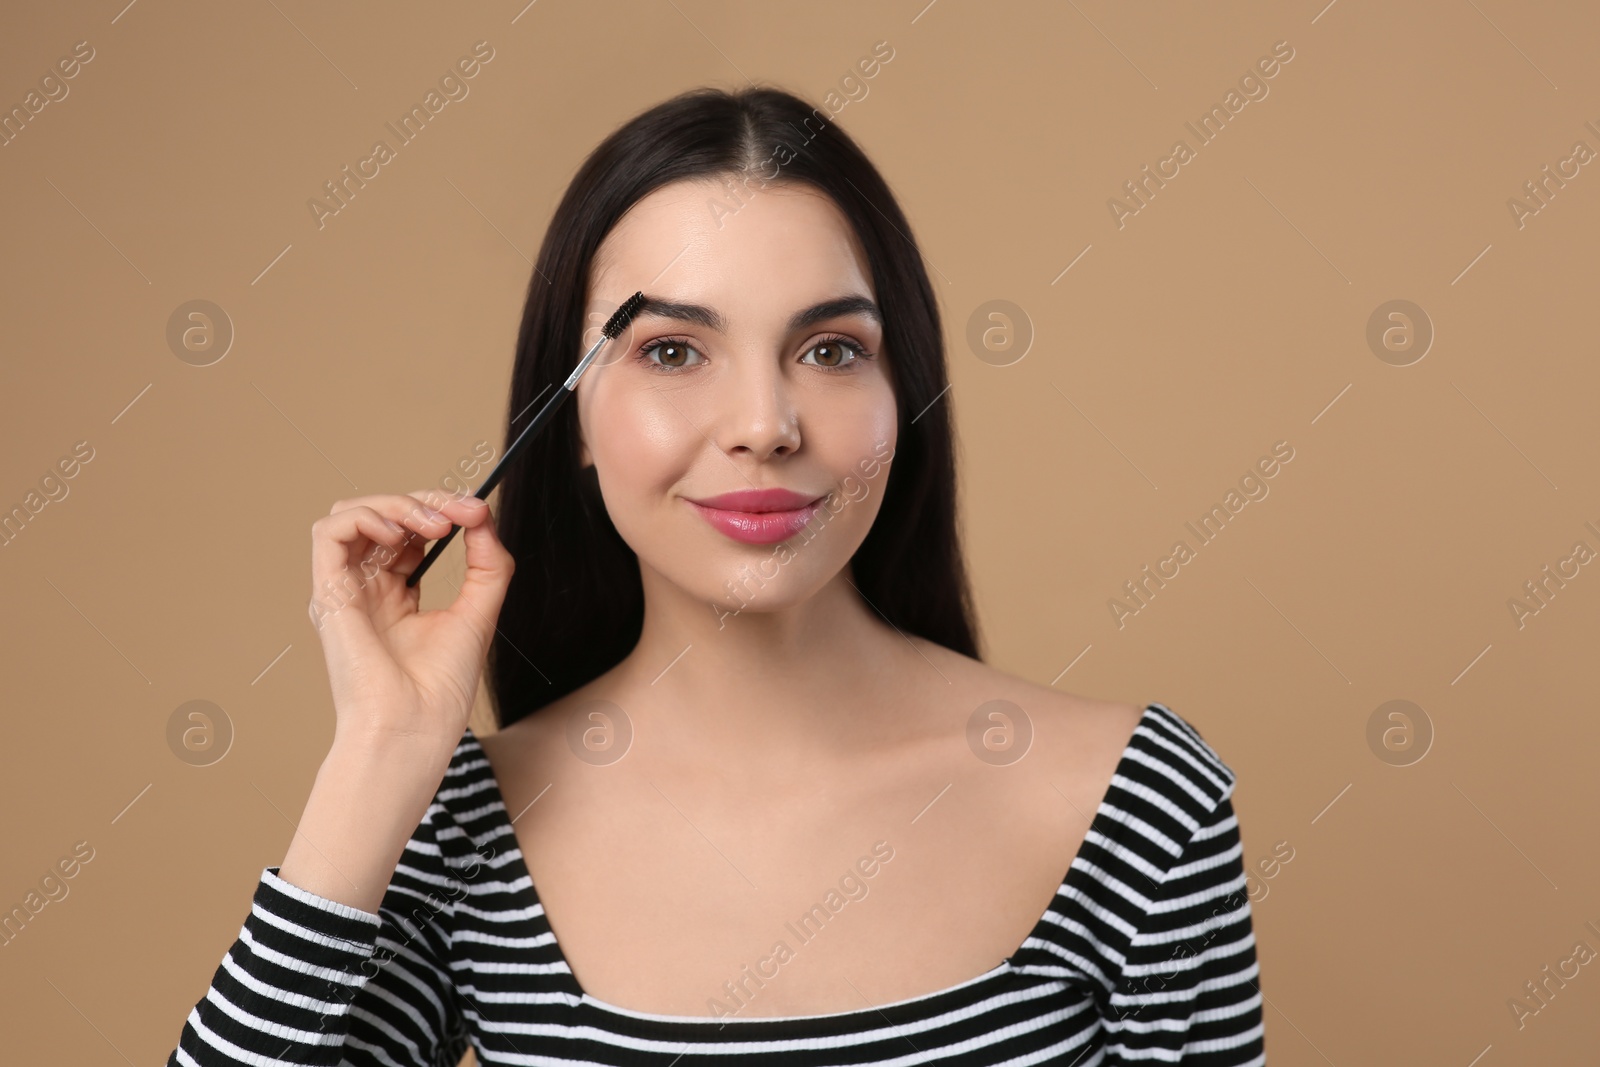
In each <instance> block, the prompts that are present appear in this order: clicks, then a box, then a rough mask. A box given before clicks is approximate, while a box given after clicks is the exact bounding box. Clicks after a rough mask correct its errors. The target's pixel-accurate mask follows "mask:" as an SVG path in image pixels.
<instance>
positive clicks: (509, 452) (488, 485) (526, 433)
mask: <svg viewBox="0 0 1600 1067" xmlns="http://www.w3.org/2000/svg"><path fill="white" fill-rule="evenodd" d="M571 395H572V391H571V390H570V389H567V388H565V387H562V388H558V389H557V390H556V392H555V395H554V396H552V397H551V398H550V399H549V400H546V401H545V402H544V406H543V407H541V408H540V409H539V413H538V414H537V415H535V416H534V417H533V421H532V422H530V423H528V425H527V426H525V427H523V430H522V432H521V433H519V434H518V435H517V439H516V440H515V441H512V442H511V447H510V448H508V449H506V454H505V455H503V456H501V457H500V462H499V463H496V464H495V465H494V470H492V471H490V472H489V477H487V478H485V479H484V480H483V484H482V485H480V486H478V491H477V492H476V493H473V494H472V495H473V496H475V497H477V498H478V499H479V500H487V499H489V494H490V493H491V492H493V491H494V487H495V486H497V485H499V484H500V479H501V478H503V477H504V476H505V473H506V468H507V467H509V466H510V465H511V461H512V460H514V459H516V458H517V456H518V455H519V454H520V453H521V451H522V448H523V446H524V445H526V444H527V443H528V442H529V441H531V440H533V436H534V434H536V433H538V432H539V430H540V428H541V427H543V426H544V424H545V423H547V422H549V421H550V419H551V417H552V416H554V415H555V413H556V411H557V410H558V409H560V407H561V405H562V403H563V402H564V401H565V400H566V399H567V397H569V396H571ZM460 529H461V527H459V526H457V525H455V524H454V523H452V524H451V525H450V532H449V533H447V534H445V535H444V536H443V537H441V538H439V540H437V541H435V542H434V543H433V547H432V548H430V549H428V554H427V555H426V556H423V557H422V563H421V564H419V565H418V567H417V569H416V570H414V571H412V572H411V575H410V576H409V577H408V578H406V588H407V589H409V588H411V587H412V586H414V585H416V584H417V582H418V580H419V579H421V577H422V575H423V573H424V572H426V571H427V569H428V568H429V567H430V566H431V565H432V564H433V561H434V560H436V559H438V558H439V554H440V553H441V552H443V551H444V550H445V546H446V545H448V544H449V543H450V542H451V540H452V539H453V538H454V537H455V535H456V533H457V532H458V531H459V530H460Z"/></svg>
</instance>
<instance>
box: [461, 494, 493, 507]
mask: <svg viewBox="0 0 1600 1067" xmlns="http://www.w3.org/2000/svg"><path fill="white" fill-rule="evenodd" d="M462 503H463V504H466V505H469V506H470V507H474V508H483V507H488V504H486V503H485V502H484V501H482V500H480V499H478V498H477V497H475V496H469V497H467V498H466V499H465V500H463V501H462Z"/></svg>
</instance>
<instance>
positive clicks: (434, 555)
mask: <svg viewBox="0 0 1600 1067" xmlns="http://www.w3.org/2000/svg"><path fill="white" fill-rule="evenodd" d="M644 302H645V301H644V293H642V292H640V293H634V294H633V295H632V296H630V297H628V299H627V300H624V301H623V302H622V306H621V307H619V308H617V311H616V314H614V315H612V316H611V318H610V319H608V320H606V324H605V328H604V329H603V330H601V332H600V339H599V340H598V341H596V342H595V343H594V344H593V345H591V346H590V347H589V351H587V352H585V353H584V354H583V358H582V359H581V360H579V361H578V367H577V369H576V370H574V371H573V372H572V373H571V374H570V375H568V377H567V380H566V382H565V383H563V385H562V386H561V388H560V389H557V390H556V391H555V394H554V395H553V396H551V397H550V399H549V400H546V401H545V402H544V406H543V407H541V408H540V409H539V413H538V414H537V415H535V416H534V417H533V421H531V422H529V423H528V425H527V426H525V427H524V428H523V430H522V432H521V433H519V434H517V439H516V440H515V441H512V442H511V447H510V448H508V449H506V454H505V455H504V456H501V457H500V462H499V463H496V464H495V465H494V470H492V471H490V472H489V477H487V478H485V479H484V480H483V484H482V485H480V486H478V491H477V492H476V493H474V494H472V495H473V496H475V497H477V498H478V499H479V500H487V499H488V498H489V494H490V492H492V491H493V490H494V487H495V486H496V485H499V484H500V479H501V477H503V476H504V475H505V472H506V468H507V467H508V466H509V465H510V464H511V461H512V460H513V459H515V458H516V457H517V455H518V454H519V453H520V452H521V451H522V449H523V448H524V447H525V446H526V445H527V443H528V442H529V441H531V440H533V438H534V435H536V434H537V433H538V432H539V431H540V430H541V429H542V428H543V427H544V426H545V424H546V423H548V422H549V421H550V419H551V417H552V416H554V415H555V413H556V411H557V410H558V409H559V408H560V407H561V405H562V403H563V402H564V401H565V400H566V399H567V397H569V396H571V395H572V393H573V391H574V390H575V389H577V388H578V379H579V378H581V377H583V372H584V371H585V370H587V369H588V367H589V364H590V363H592V362H594V357H595V356H597V355H599V354H600V349H602V348H604V347H605V344H606V342H607V341H612V340H615V339H616V337H617V335H618V334H620V333H621V332H622V331H623V330H625V329H626V328H627V326H628V323H630V322H632V321H633V317H634V316H635V315H637V314H638V313H639V309H640V308H641V307H643V306H644ZM460 529H461V527H459V526H456V525H455V524H453V523H452V524H451V526H450V532H449V533H447V534H445V535H444V536H443V537H441V538H439V540H437V541H435V542H434V543H433V547H432V548H430V549H428V554H427V555H426V556H424V557H423V558H422V563H421V564H420V565H419V566H418V567H417V569H416V570H414V571H412V572H411V575H410V577H408V578H407V579H406V587H407V588H408V589H409V588H410V587H412V586H414V585H416V584H417V581H418V580H419V579H421V577H422V575H423V573H424V572H425V571H427V569H428V567H429V566H430V565H431V564H432V563H433V561H434V560H436V559H438V558H439V554H440V553H441V552H443V551H444V549H445V546H446V545H448V544H449V543H450V541H451V539H452V538H454V537H455V535H456V533H457V532H458V531H459V530H460Z"/></svg>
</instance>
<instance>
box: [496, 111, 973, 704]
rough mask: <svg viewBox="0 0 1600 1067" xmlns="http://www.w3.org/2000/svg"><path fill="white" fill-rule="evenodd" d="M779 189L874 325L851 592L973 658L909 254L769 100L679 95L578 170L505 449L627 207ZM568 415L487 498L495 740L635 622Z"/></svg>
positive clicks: (561, 364) (837, 139) (609, 651)
mask: <svg viewBox="0 0 1600 1067" xmlns="http://www.w3.org/2000/svg"><path fill="white" fill-rule="evenodd" d="M774 173H776V180H777V181H779V182H799V183H805V184H806V185H809V186H812V187H814V188H816V189H817V190H819V191H821V192H822V193H824V194H826V195H827V196H829V197H830V198H832V200H833V201H834V202H835V203H836V204H837V205H838V207H839V209H840V211H841V212H842V213H843V215H844V216H845V218H846V219H848V220H849V222H850V224H851V226H852V227H853V228H854V230H855V233H856V235H857V237H858V238H859V240H860V242H861V245H862V247H863V249H864V250H865V253H866V257H867V262H868V264H869V265H870V269H871V277H872V285H873V288H874V291H875V294H876V298H877V302H878V305H879V307H880V308H881V310H882V312H883V316H884V322H883V343H884V350H885V351H886V352H887V353H888V354H889V358H888V360H887V364H888V368H889V371H890V377H891V381H892V383H893V389H894V394H895V400H896V406H897V408H898V411H899V429H898V440H897V443H896V446H895V452H894V458H893V461H892V462H891V464H890V466H889V474H888V477H887V480H886V482H885V484H884V487H883V502H882V505H881V507H880V510H879V512H878V515H877V517H876V519H875V520H874V522H873V525H872V529H871V530H870V531H868V533H867V536H866V539H865V540H864V541H863V542H862V544H861V546H860V548H858V549H857V551H856V554H855V556H854V557H853V559H852V571H853V575H854V579H855V584H856V586H857V588H858V589H859V590H860V591H861V594H862V595H863V596H864V597H865V598H866V600H867V602H868V603H869V604H870V605H871V608H872V609H873V610H876V611H877V612H878V613H879V614H880V615H881V616H882V617H883V618H885V619H886V620H888V621H889V622H890V623H892V624H893V625H894V626H896V627H897V628H899V629H900V630H901V631H903V632H905V633H908V634H917V635H919V636H921V637H924V638H926V639H928V640H930V641H934V642H937V643H938V644H941V645H943V646H945V647H946V648H950V649H953V650H955V651H957V652H961V653H964V654H966V655H968V656H972V657H973V658H979V653H978V649H977V639H976V628H975V626H974V624H973V620H972V604H971V595H970V592H969V590H968V585H967V576H966V569H965V565H964V563H963V560H962V556H961V550H960V545H959V540H958V535H957V529H956V474H955V455H954V434H953V431H952V426H951V418H950V405H949V401H948V399H947V398H945V397H944V396H943V394H944V391H945V388H946V385H947V379H946V372H945V351H944V334H943V330H942V327H941V325H940V321H939V307H938V304H937V303H936V301H935V300H934V295H933V288H932V286H931V285H930V284H929V282H928V276H927V272H926V271H925V270H924V269H923V264H922V254H921V252H920V251H919V250H918V248H917V244H916V241H915V240H914V239H913V238H912V236H911V225H910V223H908V222H907V221H906V218H905V215H904V214H903V213H902V212H901V210H900V207H899V205H898V204H897V203H896V202H895V199H894V196H893V194H892V193H890V191H889V187H888V185H887V184H886V183H885V182H884V180H883V178H882V177H881V176H880V175H879V174H878V171H877V169H876V168H875V167H873V165H872V163H871V162H870V161H869V160H868V159H867V157H866V155H865V154H863V153H862V151H861V149H860V148H858V147H857V146H856V144H855V142H854V141H852V140H851V139H850V138H849V137H848V136H846V135H845V133H844V131H842V130H841V129H840V128H839V127H838V126H837V125H836V124H835V123H834V122H833V121H832V116H830V115H829V114H828V113H827V112H825V111H822V110H820V109H817V108H814V107H812V106H811V105H810V104H807V103H806V102H804V101H803V100H801V99H799V98H798V97H796V96H793V95H791V94H789V93H787V92H784V91H782V90H779V89H775V88H768V87H750V88H746V89H741V90H739V91H738V92H733V93H729V92H725V91H723V90H720V89H714V88H699V89H692V90H690V91H688V92H685V93H683V94H681V95H679V96H676V97H673V98H672V99H670V100H667V101H665V102H663V103H661V104H658V105H656V106H655V107H652V108H650V109H649V110H647V111H645V112H643V113H642V114H640V115H638V116H637V117H635V118H633V119H632V120H630V121H629V122H628V123H626V124H625V125H623V126H622V127H621V128H619V129H618V130H616V131H615V132H614V133H612V134H611V135H610V136H609V137H607V138H606V139H605V140H604V141H602V142H601V143H600V144H599V146H598V147H596V148H595V150H594V151H593V152H592V153H590V155H589V157H588V158H587V159H586V160H584V163H583V165H582V166H581V167H580V168H579V170H578V173H577V174H576V175H575V176H574V177H573V179H572V183H571V184H570V185H569V186H568V187H567V191H566V195H565V196H563V197H562V200H561V203H560V205H559V206H558V207H557V208H556V211H555V215H554V217H553V218H552V219H551V222H550V227H549V229H548V231H546V233H545V239H544V244H543V246H542V247H541V248H540V250H539V260H538V263H537V264H536V266H535V270H534V274H533V278H532V281H531V282H530V284H529V288H528V300H527V305H526V308H525V309H524V311H523V316H522V327H521V330H520V333H519V335H518V337H517V359H516V365H515V367H514V368H513V370H512V375H511V399H510V406H509V410H508V414H507V424H506V443H507V445H509V444H510V442H511V441H512V440H513V439H514V438H515V437H516V435H517V433H518V431H520V430H521V428H522V426H523V425H525V424H526V420H527V419H529V418H531V417H532V415H533V413H534V411H535V410H536V405H535V401H536V400H540V401H541V402H542V398H543V397H544V396H547V395H548V393H549V390H551V389H553V388H560V387H561V383H562V382H564V381H565V380H566V378H567V376H568V375H569V374H571V373H572V369H573V367H575V366H576V365H577V357H578V356H579V355H581V354H582V352H583V351H584V349H585V347H586V345H585V343H584V337H583V334H584V330H585V327H586V326H587V325H588V324H587V323H586V321H585V313H586V311H587V309H586V308H585V300H586V296H587V288H588V282H589V280H590V279H589V275H590V270H591V267H592V264H593V261H594V256H595V252H596V250H597V249H598V248H599V247H600V243H601V241H602V240H604V238H605V236H606V235H607V234H608V233H609V232H610V231H611V228H612V227H613V226H615V225H616V223H617V221H618V220H619V219H621V218H622V216H623V214H624V213H625V212H626V211H627V210H628V209H629V208H631V207H632V206H633V205H634V204H635V203H637V202H638V201H639V200H641V199H642V198H644V197H645V196H647V195H648V194H650V193H651V192H653V191H655V190H656V189H658V188H660V187H662V186H664V185H667V184H668V183H671V182H675V181H681V180H685V179H701V180H703V179H708V178H710V179H716V178H719V177H722V176H733V177H734V178H735V179H736V180H737V179H739V178H747V179H749V180H751V181H753V182H755V183H756V184H759V183H760V181H761V180H763V179H767V180H770V179H772V178H773V176H774ZM577 411H578V405H577V404H576V402H568V403H567V404H565V405H563V406H562V408H561V410H560V411H559V412H557V414H556V416H555V420H554V424H553V425H551V426H549V427H547V428H545V430H543V431H542V432H541V434H540V436H539V437H537V438H536V439H535V440H534V441H532V442H531V443H530V445H529V446H528V448H527V450H526V451H525V452H524V454H523V455H522V456H521V457H520V458H518V459H517V460H516V462H515V464H514V465H513V467H512V468H511V469H510V470H509V471H508V472H507V476H506V478H505V480H504V481H503V482H502V483H501V486H500V489H499V492H500V501H499V510H498V513H497V520H496V521H497V523H498V529H499V532H500V536H501V538H502V539H503V540H504V542H505V545H506V547H507V548H508V549H509V550H510V551H511V553H512V555H513V556H514V557H515V558H516V563H517V566H516V573H515V575H514V576H513V578H512V581H511V587H510V589H509V590H507V593H506V599H505V604H504V606H503V607H502V609H501V613H500V619H499V625H498V630H497V633H496V635H495V638H494V642H493V644H492V645H491V647H490V649H489V659H488V679H489V687H490V693H491V695H492V697H493V704H494V709H495V714H496V716H497V718H498V720H499V724H500V725H501V726H508V725H510V724H511V723H513V722H515V721H516V720H518V719H520V718H522V717H524V716H526V715H528V714H530V713H531V712H533V711H535V710H537V709H538V708H540V707H542V706H544V705H545V704H548V703H550V702H551V701H553V700H556V699H558V698H560V697H562V696H565V695H566V694H568V693H570V692H572V691H573V690H575V689H577V688H579V687H580V686H582V685H584V684H585V683H587V682H589V681H591V680H593V679H594V678H596V677H598V676H599V675H601V674H603V673H605V672H606V671H607V670H609V669H610V668H612V667H613V666H615V665H616V664H617V663H618V662H619V661H621V660H622V659H623V657H625V656H626V655H627V654H628V653H629V652H630V651H632V649H633V647H634V645H635V644H636V643H637V642H638V639H639V634H640V630H641V627H642V625H643V620H644V591H643V587H642V585H641V583H640V579H639V561H638V557H636V556H635V555H634V553H633V550H632V549H630V548H629V547H628V545H627V543H626V542H625V541H623V539H622V537H621V535H619V534H618V533H617V530H616V527H615V526H613V525H612V523H611V519H610V517H609V516H608V515H607V514H606V510H605V505H604V502H603V500H602V499H601V496H600V491H599V484H598V480H597V478H596V475H595V472H594V468H593V467H589V468H586V469H580V466H579V456H580V452H579V436H578V415H577Z"/></svg>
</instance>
